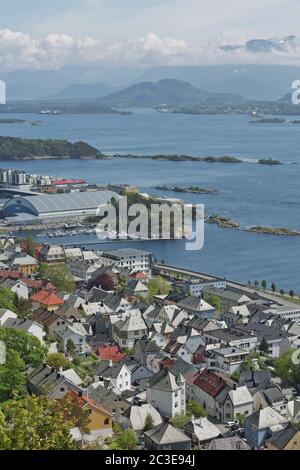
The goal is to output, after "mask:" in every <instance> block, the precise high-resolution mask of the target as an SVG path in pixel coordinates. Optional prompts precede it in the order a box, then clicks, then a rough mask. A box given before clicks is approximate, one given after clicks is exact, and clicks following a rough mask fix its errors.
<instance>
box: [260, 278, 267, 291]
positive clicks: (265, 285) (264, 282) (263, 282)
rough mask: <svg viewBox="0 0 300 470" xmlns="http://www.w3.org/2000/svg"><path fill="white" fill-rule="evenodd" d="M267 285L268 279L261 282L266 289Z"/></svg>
mask: <svg viewBox="0 0 300 470" xmlns="http://www.w3.org/2000/svg"><path fill="white" fill-rule="evenodd" d="M267 285H268V283H267V281H266V280H263V281H262V283H261V286H262V288H263V290H266V288H267Z"/></svg>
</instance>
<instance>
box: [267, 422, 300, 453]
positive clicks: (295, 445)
mask: <svg viewBox="0 0 300 470" xmlns="http://www.w3.org/2000/svg"><path fill="white" fill-rule="evenodd" d="M266 445H267V449H268V450H300V431H298V430H297V429H295V428H293V426H292V425H289V426H287V427H286V428H285V429H282V430H281V431H277V432H274V433H273V435H272V437H270V438H269V439H268V440H267V441H266Z"/></svg>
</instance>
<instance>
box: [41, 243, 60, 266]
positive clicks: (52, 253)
mask: <svg viewBox="0 0 300 470" xmlns="http://www.w3.org/2000/svg"><path fill="white" fill-rule="evenodd" d="M65 259H66V255H65V250H64V248H63V247H62V246H59V245H45V246H44V247H43V248H42V249H41V250H40V253H39V260H40V261H41V262H42V263H61V262H64V261H65Z"/></svg>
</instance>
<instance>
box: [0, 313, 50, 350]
mask: <svg viewBox="0 0 300 470" xmlns="http://www.w3.org/2000/svg"><path fill="white" fill-rule="evenodd" d="M2 328H14V329H16V330H22V331H26V333H29V334H30V335H32V336H35V337H36V338H37V339H38V340H39V341H40V342H41V343H42V344H44V339H45V331H44V328H43V326H42V325H40V324H39V323H37V322H36V321H34V320H27V319H23V318H12V317H10V318H8V319H7V320H6V321H5V322H4V323H3V324H2Z"/></svg>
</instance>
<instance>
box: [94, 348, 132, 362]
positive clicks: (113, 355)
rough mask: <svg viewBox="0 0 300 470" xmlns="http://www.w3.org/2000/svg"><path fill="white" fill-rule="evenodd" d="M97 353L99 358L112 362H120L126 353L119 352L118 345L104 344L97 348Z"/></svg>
mask: <svg viewBox="0 0 300 470" xmlns="http://www.w3.org/2000/svg"><path fill="white" fill-rule="evenodd" d="M97 354H98V356H99V359H101V360H105V361H112V362H114V363H117V362H121V361H122V360H123V359H124V358H125V357H126V356H127V354H126V353H121V352H120V351H119V349H118V346H109V345H108V344H104V345H103V346H99V347H98V348H97Z"/></svg>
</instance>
